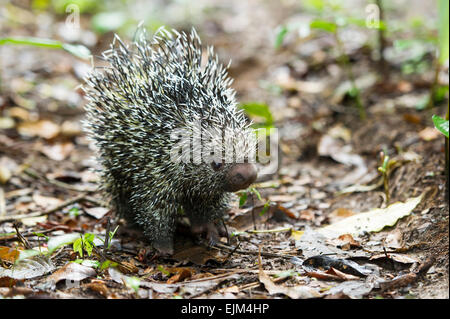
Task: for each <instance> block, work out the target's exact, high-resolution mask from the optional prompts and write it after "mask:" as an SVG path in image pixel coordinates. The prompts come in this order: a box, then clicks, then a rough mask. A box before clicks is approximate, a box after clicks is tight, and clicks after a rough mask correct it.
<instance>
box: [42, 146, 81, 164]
mask: <svg viewBox="0 0 450 319" xmlns="http://www.w3.org/2000/svg"><path fill="white" fill-rule="evenodd" d="M74 149H75V146H74V145H73V143H72V142H63V143H56V144H46V145H43V146H42V148H41V152H42V153H43V154H44V155H45V156H47V157H48V158H50V159H52V160H54V161H62V160H65V159H66V158H67V157H68V156H69V155H70V154H71V153H72V151H73V150H74Z"/></svg>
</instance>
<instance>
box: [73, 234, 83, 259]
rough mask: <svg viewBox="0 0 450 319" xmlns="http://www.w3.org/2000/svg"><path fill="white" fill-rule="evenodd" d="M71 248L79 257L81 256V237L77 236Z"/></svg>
mask: <svg viewBox="0 0 450 319" xmlns="http://www.w3.org/2000/svg"><path fill="white" fill-rule="evenodd" d="M72 249H73V251H74V252H76V253H78V254H79V255H80V257H83V239H81V238H78V239H77V240H75V241H74V242H73V246H72Z"/></svg>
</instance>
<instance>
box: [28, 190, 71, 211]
mask: <svg viewBox="0 0 450 319" xmlns="http://www.w3.org/2000/svg"><path fill="white" fill-rule="evenodd" d="M32 198H33V201H34V202H35V203H36V205H38V206H41V207H42V208H50V207H55V206H58V205H59V204H61V203H62V202H63V201H62V200H61V199H59V198H55V197H48V196H42V195H40V194H38V193H34V194H33V196H32Z"/></svg>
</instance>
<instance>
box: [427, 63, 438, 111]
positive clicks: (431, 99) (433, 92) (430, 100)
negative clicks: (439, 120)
mask: <svg viewBox="0 0 450 319" xmlns="http://www.w3.org/2000/svg"><path fill="white" fill-rule="evenodd" d="M434 63H435V64H436V67H435V69H434V78H433V83H432V84H431V87H430V97H429V98H428V105H427V109H431V108H433V106H434V96H435V95H436V87H437V86H438V82H439V72H440V71H441V64H440V63H439V60H438V59H435V62H434Z"/></svg>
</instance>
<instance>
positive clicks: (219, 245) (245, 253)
mask: <svg viewBox="0 0 450 319" xmlns="http://www.w3.org/2000/svg"><path fill="white" fill-rule="evenodd" d="M212 248H216V249H220V248H222V249H227V250H234V252H236V253H239V254H244V255H258V254H259V253H258V252H257V251H251V250H241V249H235V248H234V247H233V248H232V247H229V246H227V245H224V244H221V243H217V244H216V245H215V246H213V247H212ZM261 256H264V257H276V258H289V259H290V258H292V257H294V256H292V255H282V254H276V253H265V252H262V253H261Z"/></svg>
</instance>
